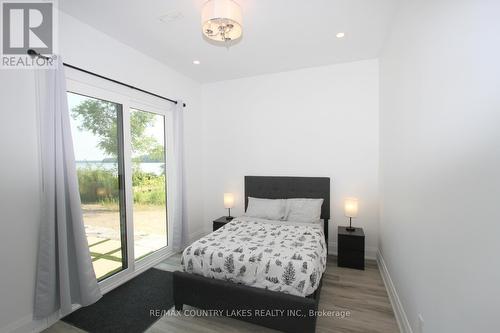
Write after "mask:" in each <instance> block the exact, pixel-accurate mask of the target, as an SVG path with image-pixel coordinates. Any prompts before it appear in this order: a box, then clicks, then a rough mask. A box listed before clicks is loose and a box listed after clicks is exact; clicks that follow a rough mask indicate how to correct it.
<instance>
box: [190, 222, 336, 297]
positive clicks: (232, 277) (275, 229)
mask: <svg viewBox="0 0 500 333" xmlns="http://www.w3.org/2000/svg"><path fill="white" fill-rule="evenodd" d="M181 264H182V267H183V269H184V271H185V272H187V273H193V274H199V275H202V276H205V277H208V278H214V279H220V280H227V281H231V282H234V283H241V284H244V285H247V286H251V287H256V288H263V289H268V290H272V291H279V292H283V293H287V294H291V295H296V296H307V295H310V294H312V293H313V292H314V291H315V290H316V288H317V287H318V284H319V281H320V279H321V276H322V274H323V273H324V271H325V268H326V244H325V237H324V234H323V230H322V225H321V224H319V223H291V222H287V221H271V220H262V219H256V218H249V217H240V218H235V219H233V220H232V221H231V222H229V223H227V224H226V225H225V226H224V227H222V228H220V229H218V230H217V231H215V232H213V233H211V234H209V235H207V236H205V237H203V238H200V239H199V240H197V241H196V242H194V243H192V244H191V245H190V246H188V247H187V248H186V249H185V250H184V252H183V254H182V260H181Z"/></svg>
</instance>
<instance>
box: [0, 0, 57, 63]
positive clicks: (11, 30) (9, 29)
mask: <svg viewBox="0 0 500 333" xmlns="http://www.w3.org/2000/svg"><path fill="white" fill-rule="evenodd" d="M54 16H55V15H54V2H53V1H36V0H35V1H29V2H24V1H3V2H2V26H1V28H2V67H3V68H6V67H7V68H9V67H10V68H21V67H24V68H27V67H28V68H33V67H39V68H40V67H43V68H47V65H48V66H49V67H50V65H51V64H48V63H47V62H48V61H49V60H51V62H53V59H52V54H53V53H54V39H55V38H54V35H55V34H54V32H55V29H54V28H55V25H54V23H55V17H54ZM29 49H33V50H36V51H37V52H38V53H40V54H43V55H44V56H45V57H39V58H32V57H29V56H28V55H27V51H28V50H29Z"/></svg>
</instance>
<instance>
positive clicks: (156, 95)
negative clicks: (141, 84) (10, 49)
mask: <svg viewBox="0 0 500 333" xmlns="http://www.w3.org/2000/svg"><path fill="white" fill-rule="evenodd" d="M27 53H28V55H30V56H32V57H39V58H43V59H49V57H46V56H44V55H42V54H40V53H38V52H36V51H35V50H33V49H29V50H28V51H27ZM63 65H64V66H66V67H69V68H72V69H75V70H77V71H80V72H83V73H87V74H90V75H93V76H97V77H98V78H101V79H104V80H108V81H110V82H113V83H116V84H119V85H122V86H125V87H127V88H130V89H134V90H137V91H140V92H143V93H145V94H148V95H151V96H155V97H158V98H161V99H163V100H166V101H169V102H172V103H174V104H177V101H176V100H174V99H170V98H168V97H164V96H161V95H158V94H155V93H152V92H150V91H147V90H144V89H141V88H137V87H134V86H131V85H130V84H126V83H123V82H120V81H117V80H115V79H111V78H109V77H106V76H102V75H100V74H97V73H94V72H91V71H88V70H86V69H83V68H80V67H76V66H73V65H70V64H67V63H65V62H63ZM182 106H183V107H186V103H183V104H182Z"/></svg>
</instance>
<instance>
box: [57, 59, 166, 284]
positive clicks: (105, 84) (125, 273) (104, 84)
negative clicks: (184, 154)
mask: <svg viewBox="0 0 500 333" xmlns="http://www.w3.org/2000/svg"><path fill="white" fill-rule="evenodd" d="M66 90H67V91H68V92H72V93H75V94H80V95H85V96H88V97H93V98H98V99H102V100H106V101H110V102H113V103H117V104H120V105H121V106H122V122H121V123H122V128H121V131H122V133H123V135H122V137H123V147H121V148H120V150H122V152H123V156H122V158H123V169H124V175H123V177H124V180H123V183H124V186H125V189H124V193H125V200H124V203H125V207H124V213H125V214H124V215H125V228H126V238H127V240H126V250H127V251H126V252H127V267H126V268H125V269H123V270H121V271H119V272H117V273H115V274H113V275H111V276H109V277H107V278H105V279H103V280H101V281H99V287H100V289H101V292H102V293H106V292H108V291H110V290H112V289H114V288H116V287H118V286H119V285H121V284H123V283H124V282H126V281H128V280H130V279H131V278H133V277H135V276H137V275H138V274H140V273H142V272H144V271H145V270H147V269H149V268H151V267H153V266H154V265H156V264H158V263H159V262H161V261H162V260H164V259H165V258H167V257H168V256H170V255H172V254H173V253H174V252H173V251H172V232H171V230H172V228H171V221H172V218H173V214H172V212H173V209H174V207H173V205H172V204H171V200H175V198H173V190H174V188H173V184H174V173H173V171H174V170H173V169H174V168H173V167H172V165H171V163H166V167H165V174H166V179H167V181H166V187H165V191H166V196H167V200H166V209H167V221H166V222H167V246H165V247H163V248H161V249H159V250H157V251H155V252H153V253H151V254H149V255H147V256H145V257H143V258H141V259H139V260H137V261H136V260H135V258H134V224H133V223H134V221H133V218H134V217H133V191H132V147H131V135H130V109H137V110H140V111H146V112H151V113H154V114H158V115H161V116H163V117H164V129H165V158H166V160H168V159H169V157H170V156H171V155H173V154H171V153H172V152H173V122H172V115H173V105H172V104H171V103H169V102H167V101H163V100H161V99H159V98H156V97H154V96H149V95H147V94H145V93H142V92H138V91H134V90H132V89H130V88H127V87H122V86H120V85H118V84H116V83H112V82H109V81H106V80H104V79H101V78H98V77H95V76H92V75H89V74H86V73H82V72H79V71H76V70H73V69H66ZM121 213H122V212H120V214H121Z"/></svg>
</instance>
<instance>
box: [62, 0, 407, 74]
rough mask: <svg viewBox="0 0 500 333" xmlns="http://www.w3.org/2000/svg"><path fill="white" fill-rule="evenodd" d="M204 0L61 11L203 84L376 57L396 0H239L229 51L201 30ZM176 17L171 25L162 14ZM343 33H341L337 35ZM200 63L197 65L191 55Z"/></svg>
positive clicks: (97, 2) (93, 4)
mask: <svg viewBox="0 0 500 333" xmlns="http://www.w3.org/2000/svg"><path fill="white" fill-rule="evenodd" d="M205 1H206V0H146V1H139V0H85V1H82V0H64V1H60V2H59V4H60V7H61V9H62V10H63V11H64V12H66V13H68V14H70V15H71V16H73V17H76V18H77V19H79V20H81V21H83V22H85V23H87V24H89V25H91V26H93V27H94V28H96V29H98V30H100V31H102V32H104V33H106V34H108V35H110V36H111V37H113V38H115V39H117V40H119V41H121V42H122V43H124V44H127V45H129V46H131V47H133V48H135V49H137V50H140V51H141V52H143V53H145V54H147V55H149V56H151V57H153V58H156V59H158V60H159V61H161V62H163V63H165V64H166V65H168V66H170V67H172V68H174V69H176V70H177V71H179V72H181V73H183V74H185V75H187V76H189V77H191V78H193V79H195V80H197V81H200V82H211V81H220V80H227V79H234V78H239V77H245V76H253V75H258V74H265V73H274V72H282V71H287V70H293V69H298V68H304V67H313V66H320V65H327V64H335V63H340V62H349V61H356V60H362V59H370V58H376V57H377V56H378V53H379V50H380V48H381V45H382V42H383V40H384V38H385V35H386V33H387V31H388V29H389V24H390V21H391V18H392V15H393V13H394V10H395V7H396V2H397V0H236V2H237V3H239V4H240V5H241V7H242V11H243V38H242V39H241V41H240V42H239V43H237V44H236V45H233V46H232V47H231V48H230V49H229V50H228V49H226V48H225V47H220V46H214V45H212V44H210V43H209V42H207V41H206V40H205V39H204V38H203V36H202V33H201V29H200V11H201V7H202V5H203V3H204V2H205ZM166 14H169V15H170V16H178V17H177V18H175V19H174V20H173V21H170V22H168V23H165V22H162V21H161V20H160V17H161V16H163V15H166ZM337 32H345V34H346V36H345V37H344V38H343V39H337V38H336V37H335V35H336V33H337ZM195 59H196V60H200V61H201V64H200V65H193V60H195Z"/></svg>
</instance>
